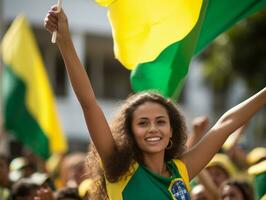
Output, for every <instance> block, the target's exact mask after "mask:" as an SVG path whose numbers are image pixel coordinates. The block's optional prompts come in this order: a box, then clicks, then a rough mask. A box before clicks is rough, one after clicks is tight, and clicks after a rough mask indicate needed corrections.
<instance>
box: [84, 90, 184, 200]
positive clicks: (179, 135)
mask: <svg viewBox="0 0 266 200" xmlns="http://www.w3.org/2000/svg"><path fill="white" fill-rule="evenodd" d="M146 102H153V103H158V104H160V105H162V106H163V107H164V108H165V109H166V110H167V113H168V115H169V119H170V126H171V128H172V143H173V145H172V146H171V148H169V149H168V148H167V149H165V157H164V160H165V161H169V160H171V159H177V158H179V157H180V156H181V155H182V154H183V152H184V151H185V149H186V140H187V128H186V125H185V122H184V117H183V116H182V115H181V114H180V111H179V109H178V108H177V106H176V105H175V104H174V103H173V102H172V101H171V100H170V99H166V98H164V97H162V96H161V95H159V94H157V93H155V92H142V93H137V94H134V95H131V96H130V97H129V98H128V99H127V100H126V101H125V102H124V104H123V105H122V106H121V109H120V111H119V112H118V114H117V116H116V117H115V119H114V120H113V122H112V123H111V130H112V134H113V137H114V139H115V142H116V146H117V149H116V151H115V152H114V153H113V155H112V156H111V157H110V159H109V162H108V163H106V166H105V171H104V172H103V169H102V167H101V164H100V159H99V155H98V154H97V152H96V150H95V148H94V146H93V145H92V147H91V148H90V151H89V154H88V158H87V166H89V169H88V170H89V173H90V176H93V177H94V179H95V181H97V183H98V184H97V185H98V186H99V188H98V190H97V194H94V195H93V196H94V197H95V199H107V195H106V189H105V180H104V175H105V177H106V178H107V180H108V181H109V182H116V181H118V180H120V179H121V178H122V177H125V176H127V175H130V173H131V171H132V170H131V169H130V166H131V164H132V162H134V161H135V162H138V163H139V164H142V165H145V163H144V160H143V154H142V151H141V149H140V148H139V147H138V145H137V143H136V141H135V139H134V135H133V132H132V118H133V113H134V111H135V110H136V109H137V108H138V107H139V106H140V105H143V104H144V103H146ZM95 159H96V160H97V161H98V162H96V160H95ZM92 166H94V167H93V168H92Z"/></svg>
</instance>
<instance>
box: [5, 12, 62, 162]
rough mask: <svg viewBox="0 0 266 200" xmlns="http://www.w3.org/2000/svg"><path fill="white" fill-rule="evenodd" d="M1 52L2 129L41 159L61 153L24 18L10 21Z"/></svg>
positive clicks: (34, 46)
mask: <svg viewBox="0 0 266 200" xmlns="http://www.w3.org/2000/svg"><path fill="white" fill-rule="evenodd" d="M1 52H2V56H3V62H4V73H3V88H2V89H3V98H4V108H3V110H4V114H3V118H4V127H5V129H6V130H7V131H8V132H10V133H13V134H14V135H15V137H16V138H17V139H18V140H19V141H21V142H22V143H23V144H25V145H26V146H28V147H29V148H30V149H31V150H32V151H33V152H34V153H36V154H37V155H39V156H41V157H42V158H44V159H47V158H48V157H49V156H50V154H51V153H63V152H65V151H66V150H67V145H66V140H65V138H64V135H63V132H62V129H61V126H60V124H59V120H58V117H57V113H56V108H55V103H54V97H53V93H52V90H51V87H50V85H49V82H48V77H47V75H46V72H45V68H44V65H43V62H42V59H41V55H40V53H39V50H38V47H37V44H36V41H35V39H34V35H33V33H32V31H31V29H30V27H29V24H28V22H27V20H26V18H25V17H23V16H19V17H17V18H16V19H15V20H14V22H13V23H12V25H11V27H10V28H9V30H8V31H7V32H6V34H5V36H4V37H3V40H2V43H1Z"/></svg>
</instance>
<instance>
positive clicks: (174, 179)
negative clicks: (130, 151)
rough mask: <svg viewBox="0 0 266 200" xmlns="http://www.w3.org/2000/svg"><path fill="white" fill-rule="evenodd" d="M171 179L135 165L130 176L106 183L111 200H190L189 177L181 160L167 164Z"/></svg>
mask: <svg viewBox="0 0 266 200" xmlns="http://www.w3.org/2000/svg"><path fill="white" fill-rule="evenodd" d="M167 168H168V170H169V171H170V172H171V175H172V176H171V177H170V178H166V177H163V176H160V175H158V174H155V173H153V172H151V171H150V170H149V169H147V168H146V167H144V166H142V165H139V164H138V163H135V164H133V165H132V167H131V170H130V175H126V176H125V177H122V178H121V179H120V180H119V181H118V182H115V183H111V182H108V181H106V188H107V193H108V197H109V199H110V200H136V199H138V200H147V199H154V200H157V199H158V200H169V199H173V200H187V199H189V192H188V191H189V190H190V185H189V177H188V173H187V169H186V166H185V165H184V163H183V162H182V161H180V160H172V161H169V162H167Z"/></svg>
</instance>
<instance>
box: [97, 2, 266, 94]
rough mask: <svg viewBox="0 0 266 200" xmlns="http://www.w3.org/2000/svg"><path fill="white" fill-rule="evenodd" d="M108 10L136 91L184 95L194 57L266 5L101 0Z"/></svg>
mask: <svg viewBox="0 0 266 200" xmlns="http://www.w3.org/2000/svg"><path fill="white" fill-rule="evenodd" d="M96 2H98V3H99V4H101V5H103V6H108V17H109V20H110V23H111V25H112V33H113V39H114V51H115V56H116V58H117V59H118V60H119V61H120V62H121V63H122V64H123V65H124V66H125V67H126V68H128V69H132V70H133V71H132V73H131V86H132V88H133V90H135V91H143V90H148V89H156V90H158V91H160V92H161V94H163V95H164V96H166V97H172V98H174V99H175V98H176V97H177V96H178V93H179V92H180V90H181V88H182V85H183V82H184V80H185V77H186V75H187V72H188V66H189V63H190V60H191V58H192V57H193V56H194V55H197V54H198V53H199V52H200V51H201V50H202V49H203V48H204V47H206V46H207V45H208V44H209V43H210V42H211V41H213V40H214V39H215V38H216V37H217V36H218V35H219V34H221V33H222V32H224V31H226V30H227V29H228V28H230V27H231V26H232V25H234V24H235V23H236V22H238V21H239V20H241V19H243V18H245V17H247V16H249V15H251V14H252V13H254V12H256V11H257V10H259V9H261V8H263V7H265V6H266V0H235V1H230V0H223V1H220V0H164V1H161V0H152V1H150V0H96Z"/></svg>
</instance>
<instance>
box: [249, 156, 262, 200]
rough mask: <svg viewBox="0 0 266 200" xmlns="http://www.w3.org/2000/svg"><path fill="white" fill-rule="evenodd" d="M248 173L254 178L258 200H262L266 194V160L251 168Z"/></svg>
mask: <svg viewBox="0 0 266 200" xmlns="http://www.w3.org/2000/svg"><path fill="white" fill-rule="evenodd" d="M248 173H249V174H250V175H252V176H253V177H254V181H253V183H254V185H253V186H254V189H255V193H256V199H257V200H259V199H262V197H263V196H265V194H266V160H264V161H262V162H260V163H258V164H255V165H253V166H251V167H250V168H249V169H248Z"/></svg>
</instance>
